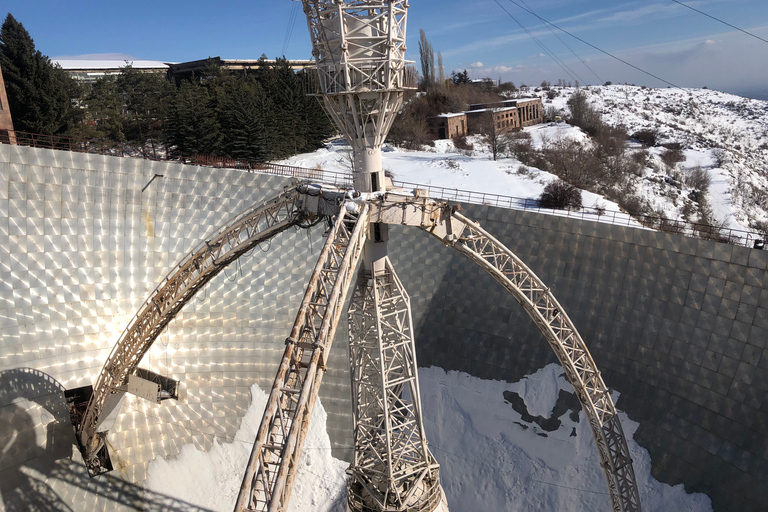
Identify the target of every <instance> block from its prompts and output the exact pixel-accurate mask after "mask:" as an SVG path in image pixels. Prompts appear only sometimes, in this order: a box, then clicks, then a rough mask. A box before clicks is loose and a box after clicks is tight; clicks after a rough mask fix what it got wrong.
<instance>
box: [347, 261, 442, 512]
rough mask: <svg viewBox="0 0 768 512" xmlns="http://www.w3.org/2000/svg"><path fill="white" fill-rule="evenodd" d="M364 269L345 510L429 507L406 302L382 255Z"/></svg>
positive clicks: (355, 301) (356, 305)
mask: <svg viewBox="0 0 768 512" xmlns="http://www.w3.org/2000/svg"><path fill="white" fill-rule="evenodd" d="M384 265H385V267H384V272H381V273H376V275H374V276H372V275H371V274H370V273H367V272H361V274H360V276H359V277H358V283H357V285H356V286H355V290H354V293H353V295H352V301H351V303H350V306H349V363H350V371H351V378H352V409H353V410H354V411H355V414H354V416H353V419H354V448H355V451H354V460H353V461H352V464H351V465H350V468H349V472H350V475H351V478H350V479H349V481H348V497H347V509H348V510H350V511H351V512H363V511H367V510H408V511H422V510H425V511H429V512H431V511H432V510H434V509H435V508H436V507H437V505H438V504H439V503H440V501H441V497H442V492H441V488H440V485H439V480H440V479H439V471H438V469H439V465H438V464H437V463H436V462H435V460H434V457H432V454H431V453H430V452H429V449H428V448H427V439H426V436H425V434H424V427H423V425H422V422H421V399H420V393H419V381H418V375H417V365H416V346H415V344H414V339H413V321H412V318H411V310H410V299H409V298H408V294H407V293H406V291H405V288H404V287H403V284H402V283H401V282H400V279H398V277H397V275H396V274H395V269H394V268H393V267H392V263H391V262H390V261H389V258H386V257H385V261H384Z"/></svg>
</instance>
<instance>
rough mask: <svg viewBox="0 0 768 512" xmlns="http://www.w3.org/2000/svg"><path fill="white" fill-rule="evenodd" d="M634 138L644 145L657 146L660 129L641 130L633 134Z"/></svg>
mask: <svg viewBox="0 0 768 512" xmlns="http://www.w3.org/2000/svg"><path fill="white" fill-rule="evenodd" d="M632 138H633V139H635V140H636V141H638V142H640V143H641V144H643V145H644V146H649V147H652V146H655V145H656V144H658V142H659V130H657V129H655V128H651V129H647V130H639V131H636V132H635V133H633V134H632Z"/></svg>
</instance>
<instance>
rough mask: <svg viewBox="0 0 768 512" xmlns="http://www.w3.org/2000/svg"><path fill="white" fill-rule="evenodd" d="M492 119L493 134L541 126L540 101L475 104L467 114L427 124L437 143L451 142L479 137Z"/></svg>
mask: <svg viewBox="0 0 768 512" xmlns="http://www.w3.org/2000/svg"><path fill="white" fill-rule="evenodd" d="M490 116H492V119H493V121H492V122H493V123H494V125H495V129H496V132H497V133H499V132H501V133H504V132H509V131H512V130H520V129H522V128H525V127H527V126H533V125H535V124H540V123H543V122H544V105H543V104H542V102H541V98H525V99H517V100H503V101H497V102H493V103H475V104H472V105H470V106H469V110H468V111H466V112H459V113H452V114H441V115H439V116H437V117H434V118H432V119H430V120H429V125H430V131H431V132H432V134H433V135H434V136H435V137H437V138H438V139H452V138H454V137H457V136H461V135H468V134H470V133H482V132H484V131H485V128H484V125H486V124H487V123H489V122H491V119H490Z"/></svg>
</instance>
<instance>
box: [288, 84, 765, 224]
mask: <svg viewBox="0 0 768 512" xmlns="http://www.w3.org/2000/svg"><path fill="white" fill-rule="evenodd" d="M554 90H555V91H556V93H557V94H558V96H557V97H555V98H554V99H553V100H549V99H547V98H546V91H541V92H539V93H538V94H539V95H540V96H542V97H543V101H544V105H545V108H550V107H552V108H555V109H559V110H562V111H563V112H567V106H566V104H567V100H568V98H569V97H570V96H571V95H572V94H573V93H574V92H575V91H576V90H577V89H576V88H568V87H556V88H554ZM582 90H584V91H585V92H586V93H587V95H588V98H589V101H590V103H591V104H593V105H594V107H595V108H596V109H597V110H598V111H599V112H600V114H601V116H602V118H603V120H604V121H606V122H608V123H610V124H614V125H623V126H624V127H626V129H627V132H628V133H629V134H630V135H631V134H633V133H635V132H637V131H640V130H655V131H656V132H657V133H658V134H659V140H660V143H679V144H681V145H682V146H683V149H684V154H685V157H686V159H685V161H684V162H682V163H680V164H678V165H677V166H676V167H675V168H674V169H668V168H666V167H665V166H664V164H663V163H662V162H661V159H660V156H661V154H662V152H663V151H664V148H663V147H660V146H658V147H653V148H649V156H650V160H649V166H648V167H646V168H645V169H644V170H643V173H642V176H640V177H635V176H631V177H630V181H631V182H632V183H633V188H634V190H635V191H636V193H638V194H639V195H641V196H642V197H644V198H645V199H647V201H648V202H649V203H650V205H651V206H652V207H653V209H654V211H655V212H657V213H663V214H664V215H665V216H666V217H667V218H668V219H670V220H678V219H683V218H684V217H685V215H684V206H685V204H686V202H689V203H690V200H689V196H690V195H691V192H693V189H691V188H689V187H688V186H686V180H685V176H686V175H687V174H689V173H691V172H692V171H693V170H694V169H695V168H697V167H701V169H703V170H704V172H705V173H707V174H708V175H709V176H710V178H711V181H712V183H711V186H710V188H709V192H708V194H707V203H708V205H709V207H710V208H711V210H712V214H713V217H714V219H713V220H714V221H715V222H716V223H718V224H720V225H721V226H722V227H725V228H732V229H737V230H744V231H754V229H753V227H752V226H754V225H755V223H757V222H768V102H766V101H761V100H751V99H746V98H741V97H739V96H734V95H731V94H726V93H721V92H718V91H710V90H706V89H684V90H680V89H652V88H644V87H635V86H629V85H621V86H590V87H587V88H583V89H582ZM525 131H526V132H528V133H529V134H530V135H531V140H532V142H533V144H534V147H536V148H537V149H541V148H542V147H543V146H544V145H546V144H551V143H553V142H554V141H557V140H558V139H562V138H570V139H575V140H577V141H579V142H582V143H584V144H589V143H590V142H589V137H588V136H587V135H586V134H585V133H584V132H582V131H581V130H580V129H578V128H575V127H572V126H569V125H567V124H566V123H564V122H558V123H547V124H542V125H537V126H532V127H528V128H525ZM469 141H470V142H471V143H473V144H474V150H473V151H471V152H467V151H460V150H458V149H456V148H455V147H454V145H453V143H452V141H450V140H438V141H435V145H434V147H429V148H428V147H425V148H424V150H423V151H410V150H404V149H401V148H397V147H393V146H384V148H383V155H382V161H383V167H384V168H385V169H386V170H388V171H391V172H392V174H393V175H394V177H395V181H396V182H398V181H399V182H406V183H410V184H414V183H415V184H422V185H427V186H430V187H443V188H446V189H458V190H462V191H472V192H478V193H480V194H498V195H502V196H511V197H516V198H522V199H525V200H527V201H526V202H525V203H523V202H522V201H521V202H519V203H518V204H520V206H522V205H523V204H525V205H527V207H530V206H531V205H532V204H535V200H536V199H537V198H538V197H539V196H540V195H541V193H542V191H543V189H544V186H545V185H546V184H547V183H549V182H550V181H552V180H554V179H556V176H554V175H553V174H550V173H548V172H544V171H542V170H539V169H536V168H530V167H525V166H522V165H521V163H520V162H519V161H517V160H516V159H515V158H513V157H511V156H507V155H505V156H503V157H501V158H500V159H499V160H497V161H493V160H492V158H491V156H490V152H489V150H488V148H487V147H486V146H485V145H484V144H483V143H482V142H481V139H480V138H479V137H469ZM630 150H631V151H639V150H641V146H640V145H639V144H631V145H630ZM716 152H719V153H720V157H719V158H718V157H717V156H716ZM281 163H285V164H288V165H295V166H299V167H308V168H313V169H323V170H331V171H345V172H350V171H351V168H352V167H351V150H350V147H349V146H348V145H346V144H345V143H344V141H343V140H342V141H337V142H334V143H332V144H329V145H328V146H327V147H326V148H323V149H320V150H318V151H316V152H314V153H310V154H303V155H297V156H294V157H291V158H289V159H287V160H285V161H283V162H281ZM433 195H435V194H434V193H433ZM475 197H476V199H477V197H478V196H475ZM479 202H488V203H489V204H493V201H491V200H488V201H485V200H483V199H482V198H481V199H480V200H479ZM583 205H584V207H587V208H589V207H599V208H604V209H605V211H606V212H608V213H609V215H606V216H603V217H599V218H598V217H597V216H594V217H595V218H594V219H593V220H600V221H604V222H606V221H607V222H610V221H611V220H610V219H611V218H613V216H614V214H613V213H611V212H619V211H620V208H619V207H618V205H617V204H616V203H614V202H612V201H609V200H606V199H605V198H603V197H601V196H599V195H597V194H593V193H590V192H586V191H585V192H583ZM688 215H689V217H688V218H689V219H690V220H696V219H697V217H696V216H695V215H694V216H693V217H691V216H690V213H689V214H688ZM625 217H626V215H623V214H622V215H621V219H622V220H621V221H620V222H622V223H624V222H626V221H625V220H624V219H625ZM630 224H631V225H638V224H637V223H634V222H630Z"/></svg>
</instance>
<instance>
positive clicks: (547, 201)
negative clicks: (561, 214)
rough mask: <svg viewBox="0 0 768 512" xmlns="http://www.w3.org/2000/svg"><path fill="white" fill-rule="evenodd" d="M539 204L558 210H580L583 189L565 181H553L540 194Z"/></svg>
mask: <svg viewBox="0 0 768 512" xmlns="http://www.w3.org/2000/svg"><path fill="white" fill-rule="evenodd" d="M539 206H541V207H542V208H553V209H558V210H565V209H573V210H578V209H579V208H581V190H579V189H578V188H576V187H574V186H573V185H571V184H570V183H566V182H564V181H560V180H555V181H551V182H549V183H548V184H547V186H546V187H544V192H542V193H541V195H540V196H539Z"/></svg>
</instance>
